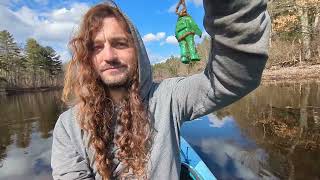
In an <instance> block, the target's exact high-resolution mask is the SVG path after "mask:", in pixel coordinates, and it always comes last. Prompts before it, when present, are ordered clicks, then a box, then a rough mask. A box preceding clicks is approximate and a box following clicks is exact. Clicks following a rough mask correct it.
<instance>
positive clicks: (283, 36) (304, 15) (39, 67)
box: [0, 0, 320, 90]
mask: <svg viewBox="0 0 320 180" xmlns="http://www.w3.org/2000/svg"><path fill="white" fill-rule="evenodd" d="M268 10H269V14H270V15H271V19H272V32H271V38H270V45H271V46H270V50H269V52H270V53H269V55H270V56H269V60H268V63H267V68H272V67H277V68H285V67H289V66H301V65H303V66H309V65H313V64H319V63H320V22H319V20H320V0H269V3H268ZM211 43H214V42H211V38H210V37H205V38H204V39H203V41H202V42H200V43H199V44H197V50H198V52H199V54H200V56H201V61H200V62H196V63H191V64H189V65H185V64H182V63H181V62H180V57H174V56H171V57H170V58H168V59H166V60H164V61H163V62H162V63H158V64H155V65H153V66H152V69H153V76H154V79H155V80H159V79H163V78H168V77H174V76H187V75H191V74H194V73H198V72H201V71H203V70H204V67H205V65H206V64H207V60H208V55H209V51H210V46H211V45H210V44H211ZM61 86H63V68H62V64H61V61H60V56H59V55H57V53H56V52H55V50H54V49H53V48H51V47H49V46H47V47H43V46H42V45H40V44H39V43H38V42H37V41H36V40H35V39H32V38H30V39H28V40H27V42H26V43H25V47H19V46H18V45H17V43H16V42H15V40H14V38H13V36H12V34H10V32H8V31H6V30H3V31H0V90H1V89H3V88H43V87H61Z"/></svg>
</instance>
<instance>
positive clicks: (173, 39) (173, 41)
mask: <svg viewBox="0 0 320 180" xmlns="http://www.w3.org/2000/svg"><path fill="white" fill-rule="evenodd" d="M166 43H168V44H178V41H177V39H176V37H175V36H168V37H167V38H166Z"/></svg>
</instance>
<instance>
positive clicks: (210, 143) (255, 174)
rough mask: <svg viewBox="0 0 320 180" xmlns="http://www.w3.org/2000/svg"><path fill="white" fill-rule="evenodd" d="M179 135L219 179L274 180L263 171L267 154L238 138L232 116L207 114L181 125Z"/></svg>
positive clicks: (248, 140)
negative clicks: (181, 135) (266, 179)
mask: <svg viewBox="0 0 320 180" xmlns="http://www.w3.org/2000/svg"><path fill="white" fill-rule="evenodd" d="M196 132H201V133H196ZM182 134H183V136H184V137H185V138H186V139H187V140H188V142H189V143H190V144H191V145H192V146H193V147H194V148H195V150H196V151H197V152H198V153H199V155H200V157H202V158H203V159H204V161H205V162H206V164H207V166H208V167H209V168H210V169H211V170H212V171H213V173H214V174H215V175H216V176H217V177H218V178H219V179H259V178H262V177H263V178H269V179H277V178H276V177H275V176H274V175H272V174H271V173H270V172H269V171H268V170H267V169H266V166H267V159H268V155H267V153H266V152H265V151H264V150H263V149H261V148H259V147H258V146H257V145H256V144H255V142H254V141H252V140H250V139H248V138H247V137H246V136H245V135H244V134H242V132H241V131H240V128H239V127H238V125H237V124H236V122H235V120H234V119H233V117H232V116H225V117H223V118H222V119H219V118H218V117H217V116H216V115H215V114H210V115H208V116H206V117H203V118H201V119H200V120H196V121H193V122H190V123H185V124H184V125H183V128H182Z"/></svg>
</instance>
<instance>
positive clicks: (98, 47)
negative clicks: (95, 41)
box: [93, 45, 103, 50]
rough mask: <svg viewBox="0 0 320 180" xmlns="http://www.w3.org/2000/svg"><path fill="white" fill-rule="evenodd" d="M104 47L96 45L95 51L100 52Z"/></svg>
mask: <svg viewBox="0 0 320 180" xmlns="http://www.w3.org/2000/svg"><path fill="white" fill-rule="evenodd" d="M102 48H103V47H102V46H101V45H94V46H93V49H94V50H100V49H102Z"/></svg>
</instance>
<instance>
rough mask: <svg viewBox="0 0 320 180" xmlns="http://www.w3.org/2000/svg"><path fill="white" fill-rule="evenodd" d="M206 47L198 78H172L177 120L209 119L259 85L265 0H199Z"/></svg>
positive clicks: (266, 32) (265, 46) (264, 58)
mask: <svg viewBox="0 0 320 180" xmlns="http://www.w3.org/2000/svg"><path fill="white" fill-rule="evenodd" d="M203 2H204V10H205V16H204V26H205V29H206V31H207V32H208V34H209V35H210V36H211V39H212V42H213V43H212V45H211V51H210V55H209V59H208V63H207V65H206V67H205V70H204V72H202V73H199V74H195V75H192V76H189V77H178V78H173V79H174V80H175V81H176V84H175V86H174V89H173V92H172V93H173V94H172V106H173V107H172V111H173V113H178V116H179V119H180V120H182V121H183V120H192V119H195V118H198V117H200V116H203V115H206V114H209V113H211V112H213V111H215V110H218V109H220V108H222V107H224V106H227V105H229V104H231V103H233V102H234V101H236V100H238V99H240V98H241V97H243V96H245V95H246V94H248V93H249V92H251V91H252V90H254V89H255V88H256V87H257V86H258V85H259V84H260V80H261V75H262V71H263V69H264V66H265V63H266V61H267V58H268V54H267V52H268V42H269V34H270V32H269V31H270V17H269V15H268V12H267V10H266V8H267V0H204V1H203Z"/></svg>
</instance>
